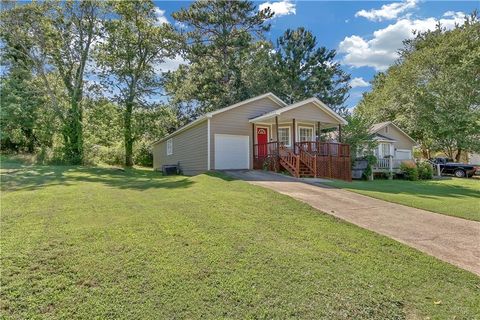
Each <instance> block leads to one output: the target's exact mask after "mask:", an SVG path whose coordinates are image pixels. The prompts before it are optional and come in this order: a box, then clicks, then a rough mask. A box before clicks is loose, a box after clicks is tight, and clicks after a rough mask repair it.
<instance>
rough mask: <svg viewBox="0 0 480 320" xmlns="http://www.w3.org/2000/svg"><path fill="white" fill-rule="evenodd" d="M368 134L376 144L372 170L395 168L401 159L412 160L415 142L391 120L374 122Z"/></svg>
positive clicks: (398, 165)
mask: <svg viewBox="0 0 480 320" xmlns="http://www.w3.org/2000/svg"><path fill="white" fill-rule="evenodd" d="M369 131H370V134H372V139H374V140H375V141H376V142H377V143H378V145H377V148H376V149H375V150H374V154H375V156H376V157H377V159H378V161H377V164H376V165H375V166H374V171H388V170H396V169H398V168H399V167H400V164H401V163H402V162H403V161H408V160H411V161H413V160H414V159H413V148H414V147H415V146H416V145H417V142H416V141H415V140H413V139H412V137H410V136H409V135H408V134H406V133H405V132H404V131H403V130H402V129H400V128H399V127H398V126H397V125H396V124H394V123H393V122H391V121H386V122H381V123H376V124H374V125H373V126H371V127H370V130H369Z"/></svg>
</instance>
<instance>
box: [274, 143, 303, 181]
mask: <svg viewBox="0 0 480 320" xmlns="http://www.w3.org/2000/svg"><path fill="white" fill-rule="evenodd" d="M279 160H280V164H281V165H282V166H283V167H284V168H285V169H287V170H288V172H290V174H291V175H292V176H294V177H297V178H298V177H299V176H300V156H299V155H296V154H295V153H294V152H293V151H292V150H290V149H288V148H286V147H285V146H284V145H280V150H279Z"/></svg>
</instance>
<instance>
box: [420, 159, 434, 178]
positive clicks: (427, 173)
mask: <svg viewBox="0 0 480 320" xmlns="http://www.w3.org/2000/svg"><path fill="white" fill-rule="evenodd" d="M417 170H418V178H419V179H421V180H430V179H432V178H433V168H432V165H431V164H430V163H428V162H421V163H419V164H417Z"/></svg>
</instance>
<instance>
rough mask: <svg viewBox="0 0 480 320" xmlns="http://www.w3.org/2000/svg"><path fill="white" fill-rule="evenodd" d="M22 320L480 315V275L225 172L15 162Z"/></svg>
mask: <svg viewBox="0 0 480 320" xmlns="http://www.w3.org/2000/svg"><path fill="white" fill-rule="evenodd" d="M1 204H2V208H1V249H2V250H1V261H2V274H1V281H2V283H1V310H0V311H1V314H2V317H4V318H14V319H27V318H37V319H55V318H57V319H58V318H63V319H75V318H82V319H93V318H98V319H107V318H109V319H165V318H170V319H173V318H174V319H182V318H187V319H197V318H215V319H218V318H240V319H245V318H251V319H258V318H267V319H272V318H302V319H306V318H312V319H321V318H323V319H426V318H427V317H430V318H431V319H454V318H455V319H478V318H479V315H480V295H479V292H480V278H479V277H477V276H475V275H474V274H472V273H469V272H467V271H464V270H461V269H458V268H456V267H454V266H452V265H449V264H447V263H443V262H441V261H439V260H437V259H435V258H433V257H430V256H427V255H425V254H422V253H420V252H418V251H416V250H414V249H411V248H409V247H406V246H404V245H402V244H400V243H397V242H395V241H393V240H390V239H388V238H386V237H383V236H380V235H377V234H374V233H372V232H369V231H366V230H364V229H361V228H358V227H356V226H353V225H350V224H348V223H345V222H343V221H340V220H337V219H335V218H333V217H331V216H328V215H325V214H322V213H320V212H318V211H316V210H314V209H312V208H311V207H309V206H308V205H306V204H303V203H300V202H298V201H295V200H293V199H291V198H289V197H287V196H283V195H280V194H277V193H275V192H272V191H269V190H266V189H262V188H260V187H255V186H252V185H249V184H247V183H244V182H241V181H231V180H229V179H227V178H225V177H223V176H220V175H213V174H212V175H199V176H196V177H182V176H177V177H163V176H161V175H160V174H159V173H155V172H150V171H146V170H127V171H126V172H122V171H118V170H114V169H105V168H104V169H101V168H82V167H47V166H45V167H36V166H21V165H19V164H14V163H5V162H4V163H3V169H2V194H1Z"/></svg>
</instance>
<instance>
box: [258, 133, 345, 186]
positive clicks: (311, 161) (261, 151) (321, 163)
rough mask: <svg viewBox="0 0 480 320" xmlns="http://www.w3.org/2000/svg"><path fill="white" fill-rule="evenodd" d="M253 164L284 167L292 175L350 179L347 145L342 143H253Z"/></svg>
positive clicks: (273, 169) (267, 167) (266, 167)
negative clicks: (291, 146) (292, 144)
mask: <svg viewBox="0 0 480 320" xmlns="http://www.w3.org/2000/svg"><path fill="white" fill-rule="evenodd" d="M253 168H254V169H264V170H272V171H279V170H280V169H281V168H283V169H285V170H287V171H288V172H289V173H290V174H291V175H292V176H294V177H316V178H331V179H340V180H346V181H351V180H352V176H351V161H350V146H349V145H348V144H344V143H328V142H317V141H305V142H297V143H295V147H294V148H287V147H285V146H284V145H282V144H280V143H278V142H277V141H274V142H269V143H265V144H255V145H254V148H253Z"/></svg>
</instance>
